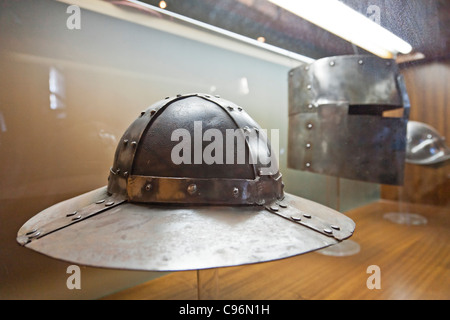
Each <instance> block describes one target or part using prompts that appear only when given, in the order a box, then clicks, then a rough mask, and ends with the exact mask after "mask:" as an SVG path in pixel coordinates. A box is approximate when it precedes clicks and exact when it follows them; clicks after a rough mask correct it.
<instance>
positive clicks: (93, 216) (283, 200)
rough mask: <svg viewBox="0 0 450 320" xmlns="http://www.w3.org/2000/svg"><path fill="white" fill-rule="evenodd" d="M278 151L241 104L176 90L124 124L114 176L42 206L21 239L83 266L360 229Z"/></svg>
mask: <svg viewBox="0 0 450 320" xmlns="http://www.w3.org/2000/svg"><path fill="white" fill-rule="evenodd" d="M251 134H253V137H257V138H258V139H256V140H255V139H252V136H251ZM224 136H225V137H226V138H228V137H231V142H230V141H228V139H225V140H226V141H223V139H222V140H221V137H224ZM239 141H240V142H239ZM261 141H262V143H261ZM239 143H241V146H243V148H238V146H239ZM220 147H224V148H226V151H227V152H222V153H221V151H220ZM230 148H231V149H232V151H230V152H228V151H229V149H230ZM242 150H243V151H242ZM240 151H242V152H243V153H242V154H239V152H240ZM269 154H270V155H271V156H272V155H273V154H274V152H273V150H272V148H271V146H270V143H268V140H267V136H265V134H264V130H262V129H261V127H260V126H259V125H258V124H257V123H256V122H255V121H254V120H253V119H252V118H251V117H250V116H249V115H248V114H247V113H246V112H245V111H244V110H243V109H242V108H241V107H240V106H238V105H236V104H234V103H232V102H230V101H227V100H225V99H222V98H220V97H218V96H210V95H207V94H198V93H194V94H186V95H177V96H175V97H168V98H166V99H164V100H161V101H159V102H157V103H155V104H153V105H152V106H150V107H149V108H148V109H146V110H145V111H143V112H142V113H141V114H140V115H139V116H138V118H137V119H136V120H135V121H134V122H133V123H132V124H131V125H130V127H129V128H128V129H127V130H126V132H125V133H124V135H123V137H122V138H121V140H120V142H119V144H118V146H117V149H116V153H115V157H114V162H113V166H112V167H111V169H110V173H109V178H108V180H109V181H108V185H107V186H105V187H102V188H100V189H97V190H94V191H91V192H88V193H86V194H83V195H80V196H78V197H75V198H72V199H69V200H66V201H64V202H61V203H58V204H56V205H54V206H52V207H50V208H48V209H46V210H44V211H42V212H40V213H39V214H37V215H36V216H34V217H32V218H31V219H30V220H29V221H27V222H26V223H25V224H24V225H23V226H22V228H21V229H20V230H19V232H18V237H17V241H18V242H19V243H20V244H22V245H24V246H25V247H27V248H30V249H33V250H35V251H38V252H41V253H43V254H45V255H48V256H51V257H54V258H57V259H61V260H65V261H68V262H72V263H77V264H82V265H88V266H96V267H107V268H116V269H132V270H149V271H175V270H190V269H203V268H212V267H222V266H233V265H241V264H248V263H256V262H262V261H268V260H275V259H280V258H285V257H289V256H293V255H297V254H301V253H305V252H308V251H312V250H316V249H320V248H323V247H326V246H330V245H333V244H336V243H338V242H339V241H341V240H343V239H346V238H348V237H350V236H351V235H352V233H353V231H354V228H355V224H354V222H353V221H352V220H351V219H350V218H348V217H346V216H345V215H343V214H341V213H339V212H336V211H335V210H333V209H330V208H327V207H325V206H323V205H321V204H318V203H315V202H313V201H309V200H306V199H303V198H300V197H298V196H294V195H291V194H288V193H286V192H284V190H283V182H282V176H281V173H280V172H279V170H278V165H277V163H276V161H273V159H272V158H273V157H271V161H270V162H268V161H266V160H264V161H260V159H263V156H265V157H266V158H267V157H268V155H269Z"/></svg>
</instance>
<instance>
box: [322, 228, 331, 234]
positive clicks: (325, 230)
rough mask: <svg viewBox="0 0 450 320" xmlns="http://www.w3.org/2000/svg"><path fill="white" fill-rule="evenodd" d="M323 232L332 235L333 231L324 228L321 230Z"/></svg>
mask: <svg viewBox="0 0 450 320" xmlns="http://www.w3.org/2000/svg"><path fill="white" fill-rule="evenodd" d="M323 232H325V233H328V234H331V233H333V230H331V229H328V228H325V229H323Z"/></svg>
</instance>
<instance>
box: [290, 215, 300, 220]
mask: <svg viewBox="0 0 450 320" xmlns="http://www.w3.org/2000/svg"><path fill="white" fill-rule="evenodd" d="M291 219H292V220H294V221H301V220H302V218H300V217H297V216H291Z"/></svg>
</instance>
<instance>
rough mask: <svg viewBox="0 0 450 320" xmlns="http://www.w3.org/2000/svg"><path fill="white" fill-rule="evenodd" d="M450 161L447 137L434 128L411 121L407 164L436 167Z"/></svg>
mask: <svg viewBox="0 0 450 320" xmlns="http://www.w3.org/2000/svg"><path fill="white" fill-rule="evenodd" d="M449 159H450V148H449V147H448V146H447V145H446V143H445V137H443V136H441V135H440V134H439V132H437V130H436V129H435V128H433V127H432V126H429V125H427V124H425V123H422V122H418V121H409V122H408V127H407V145H406V162H408V163H412V164H417V165H436V164H439V163H442V162H445V161H447V160H449Z"/></svg>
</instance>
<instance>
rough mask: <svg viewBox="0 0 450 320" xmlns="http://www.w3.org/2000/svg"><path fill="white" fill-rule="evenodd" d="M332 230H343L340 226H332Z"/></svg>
mask: <svg viewBox="0 0 450 320" xmlns="http://www.w3.org/2000/svg"><path fill="white" fill-rule="evenodd" d="M331 228H333V229H334V230H341V228H340V227H339V226H334V225H333V226H331Z"/></svg>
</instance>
